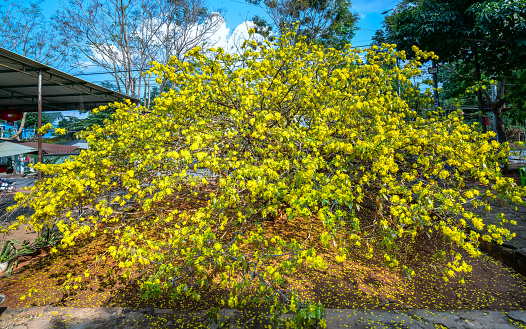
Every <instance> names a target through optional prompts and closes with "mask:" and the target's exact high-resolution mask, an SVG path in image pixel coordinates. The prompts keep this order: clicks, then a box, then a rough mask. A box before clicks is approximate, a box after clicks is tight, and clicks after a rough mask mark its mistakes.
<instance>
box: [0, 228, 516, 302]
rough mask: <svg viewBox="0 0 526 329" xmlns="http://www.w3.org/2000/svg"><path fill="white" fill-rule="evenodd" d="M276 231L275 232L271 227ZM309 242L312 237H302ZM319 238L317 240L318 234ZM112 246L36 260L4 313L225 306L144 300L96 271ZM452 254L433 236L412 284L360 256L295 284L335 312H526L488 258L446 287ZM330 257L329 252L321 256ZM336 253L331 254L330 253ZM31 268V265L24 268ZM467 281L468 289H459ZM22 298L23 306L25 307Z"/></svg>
mask: <svg viewBox="0 0 526 329" xmlns="http://www.w3.org/2000/svg"><path fill="white" fill-rule="evenodd" d="M306 224H307V223H303V224H302V223H294V222H292V223H279V222H278V223H275V224H272V225H271V226H273V227H270V228H269V234H272V232H273V231H280V232H282V234H283V232H290V231H291V229H292V227H296V228H297V227H298V226H299V227H302V225H306ZM269 225H270V224H269ZM296 232H297V233H296V235H297V236H298V237H299V238H303V237H304V236H303V235H305V237H306V235H307V233H308V231H307V230H299V232H298V230H296ZM313 235H315V232H313ZM110 242H111V241H107V240H102V238H95V239H91V240H88V241H86V242H85V243H84V244H79V245H76V246H75V247H74V248H71V249H67V250H65V251H63V252H61V253H59V254H55V255H48V256H45V257H40V258H36V259H33V260H32V262H31V261H30V262H27V263H26V265H25V266H22V267H19V268H18V269H16V270H15V271H14V275H13V276H12V277H11V278H5V277H3V278H1V279H0V291H1V292H2V293H4V294H5V295H6V300H5V302H4V304H3V305H2V306H6V307H9V308H12V307H28V306H44V305H51V306H67V307H101V306H111V307H117V306H118V307H130V308H145V307H154V308H162V309H176V310H180V311H197V310H201V309H208V308H210V307H212V306H219V305H220V304H219V300H218V299H217V296H218V295H219V293H220V291H206V292H204V293H203V294H202V295H203V296H205V297H204V298H203V300H201V301H200V302H195V301H193V300H189V299H172V298H170V296H167V295H165V296H164V297H163V298H159V299H155V300H144V299H142V298H141V296H140V293H139V290H138V288H139V285H140V283H141V273H139V272H137V273H134V274H133V275H132V277H133V279H124V278H123V277H122V276H120V275H119V272H117V273H114V272H113V271H112V270H114V269H115V268H118V267H117V264H116V263H114V262H112V261H108V262H107V263H106V264H96V261H95V256H94V255H98V254H101V253H102V251H104V250H106V249H107V247H108V246H109V245H110ZM444 248H445V244H444V243H443V242H442V238H441V237H440V236H439V235H437V234H433V235H431V236H430V237H427V236H426V235H424V236H422V237H420V238H419V239H418V240H417V241H416V243H414V244H411V245H408V248H407V251H406V252H407V264H408V265H410V266H411V267H413V269H414V270H415V272H416V275H415V277H414V278H413V280H411V281H409V280H407V279H405V278H404V276H402V275H400V273H398V272H397V271H389V270H388V269H387V268H385V267H384V265H383V263H382V262H381V261H380V260H379V259H380V258H381V257H380V255H381V254H380V253H378V255H377V256H376V257H374V258H373V259H366V258H365V257H362V256H361V253H360V249H359V248H357V249H356V250H354V252H353V254H354V255H356V257H355V258H353V259H352V260H349V261H348V262H346V263H344V265H343V266H342V265H339V264H336V263H334V262H333V263H329V268H328V269H327V270H326V271H318V270H311V269H306V268H304V269H302V270H300V271H298V272H297V273H296V275H295V276H294V277H292V278H290V283H291V287H292V288H296V289H297V290H298V292H299V293H300V295H302V296H303V297H304V298H307V299H311V300H314V301H316V302H317V301H321V302H322V303H323V304H324V305H325V306H326V307H328V308H345V309H386V310H390V309H406V308H415V309H436V310H471V309H492V310H514V309H525V308H526V280H525V278H524V277H523V276H521V275H519V274H517V273H516V272H514V271H513V270H511V269H509V268H508V267H506V266H503V265H502V264H501V263H499V262H497V261H495V260H494V259H492V258H490V257H488V256H484V257H481V258H477V259H470V258H469V257H468V256H467V255H465V260H466V262H467V263H468V264H469V265H471V266H472V267H473V271H472V272H471V273H468V274H462V275H459V276H457V277H456V278H454V279H453V280H451V281H450V282H445V281H444V280H443V279H442V271H441V270H442V268H443V266H444V262H443V261H442V260H439V259H435V258H434V256H433V255H434V253H435V252H436V251H438V250H442V249H444ZM321 252H322V253H323V250H321ZM327 252H328V251H327ZM22 265H24V264H22ZM92 267H93V268H94V269H95V270H94V274H95V275H92V276H91V277H90V279H85V280H82V282H79V283H78V285H79V287H80V288H79V289H78V290H76V291H74V292H73V290H65V289H64V287H62V284H63V283H64V282H65V280H66V278H67V276H68V275H72V276H73V277H75V276H82V273H83V271H84V270H85V269H88V268H90V269H91V268H92ZM460 279H464V280H465V284H462V283H460V282H459V280H460ZM21 298H22V299H21Z"/></svg>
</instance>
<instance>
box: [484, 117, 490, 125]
mask: <svg viewBox="0 0 526 329" xmlns="http://www.w3.org/2000/svg"><path fill="white" fill-rule="evenodd" d="M484 122H485V123H486V126H489V125H490V123H489V119H488V117H484Z"/></svg>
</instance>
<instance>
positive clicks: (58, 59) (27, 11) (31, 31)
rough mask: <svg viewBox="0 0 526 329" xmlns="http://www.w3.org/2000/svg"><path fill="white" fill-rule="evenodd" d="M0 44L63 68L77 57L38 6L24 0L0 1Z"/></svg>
mask: <svg viewBox="0 0 526 329" xmlns="http://www.w3.org/2000/svg"><path fill="white" fill-rule="evenodd" d="M0 47H2V48H5V49H7V50H10V51H12V52H15V53H17V54H19V55H22V56H26V57H29V58H31V59H33V60H35V61H38V62H41V63H43V64H46V65H50V66H53V67H55V68H59V69H63V70H66V71H69V70H71V69H72V66H71V65H69V64H70V63H71V62H72V60H73V59H75V58H76V53H75V51H74V49H71V48H70V47H68V46H67V44H66V42H65V41H64V39H62V38H61V36H60V35H59V33H58V31H57V30H56V29H54V28H53V26H52V24H51V22H50V21H48V20H47V19H46V18H45V17H44V15H43V13H42V9H41V8H40V6H39V5H38V4H35V3H29V2H28V1H24V0H21V1H14V0H4V1H2V2H0Z"/></svg>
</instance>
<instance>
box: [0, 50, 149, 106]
mask: <svg viewBox="0 0 526 329" xmlns="http://www.w3.org/2000/svg"><path fill="white" fill-rule="evenodd" d="M39 70H42V110H43V111H71V110H91V109H93V108H95V107H98V106H100V105H104V104H108V103H110V102H115V101H121V100H123V99H125V98H128V99H130V100H131V101H132V102H135V103H138V102H139V101H138V100H137V99H134V98H132V97H128V96H126V95H123V94H121V93H118V92H115V91H113V90H110V89H107V88H104V87H101V86H99V85H96V84H93V83H90V82H88V81H86V80H82V79H79V78H77V77H74V76H72V75H70V74H67V73H64V72H62V71H59V70H56V69H54V68H52V67H50V66H47V65H44V64H41V63H38V62H35V61H33V60H31V59H29V58H27V57H24V56H20V55H18V54H15V53H13V52H11V51H9V50H6V49H4V48H0V108H2V107H4V108H5V107H13V108H16V109H18V110H20V111H23V112H36V111H37V104H38V72H39Z"/></svg>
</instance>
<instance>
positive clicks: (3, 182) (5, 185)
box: [0, 178, 16, 192]
mask: <svg viewBox="0 0 526 329" xmlns="http://www.w3.org/2000/svg"><path fill="white" fill-rule="evenodd" d="M15 186H16V182H15V181H10V180H7V179H2V178H0V191H6V192H13V191H14V190H15Z"/></svg>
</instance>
